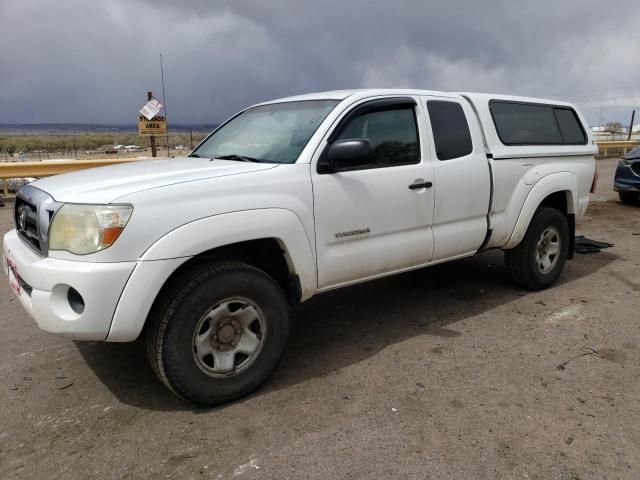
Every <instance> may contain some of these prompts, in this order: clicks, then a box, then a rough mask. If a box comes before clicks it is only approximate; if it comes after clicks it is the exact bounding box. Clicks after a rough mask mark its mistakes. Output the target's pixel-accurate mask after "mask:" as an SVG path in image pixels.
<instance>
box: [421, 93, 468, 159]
mask: <svg viewBox="0 0 640 480" xmlns="http://www.w3.org/2000/svg"><path fill="white" fill-rule="evenodd" d="M427 110H428V111H429V119H430V120H431V130H433V142H434V143H435V147H436V156H437V157H438V160H452V159H454V158H458V157H464V156H465V155H469V154H470V153H471V151H472V150H473V143H472V142H471V133H470V132H469V124H468V123H467V117H465V115H464V111H463V110H462V107H461V106H460V104H459V103H456V102H447V101H442V100H429V101H428V102H427Z"/></svg>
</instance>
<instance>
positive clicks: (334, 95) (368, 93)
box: [259, 88, 572, 106]
mask: <svg viewBox="0 0 640 480" xmlns="http://www.w3.org/2000/svg"><path fill="white" fill-rule="evenodd" d="M379 95H429V96H435V97H450V98H451V97H454V98H461V97H466V98H468V99H469V100H470V101H471V102H473V103H480V102H488V101H489V100H497V99H500V100H508V101H514V102H525V103H545V104H552V105H563V106H572V105H571V104H570V103H567V102H563V101H560V100H552V99H546V98H533V97H523V96H516V95H503V94H499V93H474V92H443V91H438V90H422V89H409V88H361V89H350V90H328V91H324V92H313V93H305V94H302V95H294V96H290V97H282V98H277V99H274V100H269V101H267V102H262V103H260V104H259V105H266V104H269V103H281V102H293V101H304V100H344V99H345V98H347V97H351V96H357V97H360V98H366V97H373V96H379Z"/></svg>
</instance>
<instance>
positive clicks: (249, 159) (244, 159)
mask: <svg viewBox="0 0 640 480" xmlns="http://www.w3.org/2000/svg"><path fill="white" fill-rule="evenodd" d="M214 158H219V159H220V160H239V161H241V162H255V163H260V162H261V161H262V160H260V159H259V158H253V157H246V156H244V155H235V154H230V155H220V156H215V157H214Z"/></svg>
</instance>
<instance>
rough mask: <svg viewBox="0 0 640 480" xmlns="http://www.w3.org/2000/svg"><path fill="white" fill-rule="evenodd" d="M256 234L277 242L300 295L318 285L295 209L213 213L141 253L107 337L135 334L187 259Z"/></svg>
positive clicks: (305, 295)
mask: <svg viewBox="0 0 640 480" xmlns="http://www.w3.org/2000/svg"><path fill="white" fill-rule="evenodd" d="M239 227H241V228H239ZM261 238H274V239H276V241H278V243H279V244H280V247H281V248H282V250H283V251H284V252H285V259H286V261H287V264H288V265H289V269H290V271H291V273H295V274H296V275H297V276H298V278H299V280H300V289H301V300H306V299H308V298H310V297H311V296H312V295H313V294H314V293H315V291H316V290H317V286H318V283H317V281H318V277H317V273H316V264H315V257H314V252H313V249H312V247H311V245H312V243H311V242H310V241H309V237H308V235H307V233H306V230H305V228H304V226H303V224H302V222H301V221H300V219H299V218H298V216H297V215H296V214H295V213H293V212H292V211H290V210H286V209H281V208H265V209H256V210H242V211H237V212H231V213H224V214H220V215H214V216H211V217H206V218H201V219H199V220H195V221H193V222H190V223H187V224H184V225H181V226H180V227H178V228H176V229H174V230H172V231H170V232H168V233H167V234H166V235H164V236H163V237H161V238H160V239H158V240H157V241H156V242H155V243H154V244H153V245H151V246H150V247H149V248H148V249H147V250H146V251H145V252H144V253H143V254H142V256H141V257H140V259H139V260H138V265H137V266H136V268H135V269H134V271H133V273H132V274H131V276H130V277H129V279H128V281H127V284H126V285H125V287H124V290H123V292H122V294H121V296H120V299H119V301H118V305H117V307H116V311H115V313H114V315H113V318H112V321H111V327H110V330H109V335H108V336H107V341H110V342H127V341H132V340H135V339H136V338H137V337H138V336H139V335H140V332H141V331H142V328H143V327H144V324H145V322H146V319H147V316H148V314H149V311H150V310H151V307H152V305H153V302H154V301H155V299H156V297H157V295H158V292H159V291H160V289H161V288H162V286H163V285H164V284H165V282H166V281H167V280H168V279H169V277H170V276H171V275H172V274H173V272H174V271H175V270H176V269H177V268H178V267H179V266H180V265H182V264H183V263H184V262H186V261H187V260H189V258H192V257H194V256H196V255H198V254H200V253H203V252H206V251H208V250H212V249H214V248H217V247H223V246H226V245H231V244H234V243H239V242H244V241H249V240H258V239H261Z"/></svg>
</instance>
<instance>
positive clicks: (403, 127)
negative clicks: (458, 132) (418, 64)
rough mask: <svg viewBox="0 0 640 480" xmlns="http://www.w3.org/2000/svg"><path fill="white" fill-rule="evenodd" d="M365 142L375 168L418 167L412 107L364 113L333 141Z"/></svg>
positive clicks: (416, 132)
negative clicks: (364, 139)
mask: <svg viewBox="0 0 640 480" xmlns="http://www.w3.org/2000/svg"><path fill="white" fill-rule="evenodd" d="M347 138H366V139H368V140H369V142H370V143H371V149H372V150H373V157H374V164H375V166H376V167H384V166H392V165H406V164H411V163H420V149H419V147H418V129H417V126H416V117H415V113H414V109H413V106H411V107H404V106H403V107H397V108H387V109H384V110H377V111H373V112H367V113H364V114H362V115H359V116H357V117H355V118H353V119H352V120H351V121H350V122H349V123H348V124H347V125H345V127H344V128H343V130H342V131H341V132H340V135H338V137H337V138H336V140H344V139H347Z"/></svg>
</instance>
